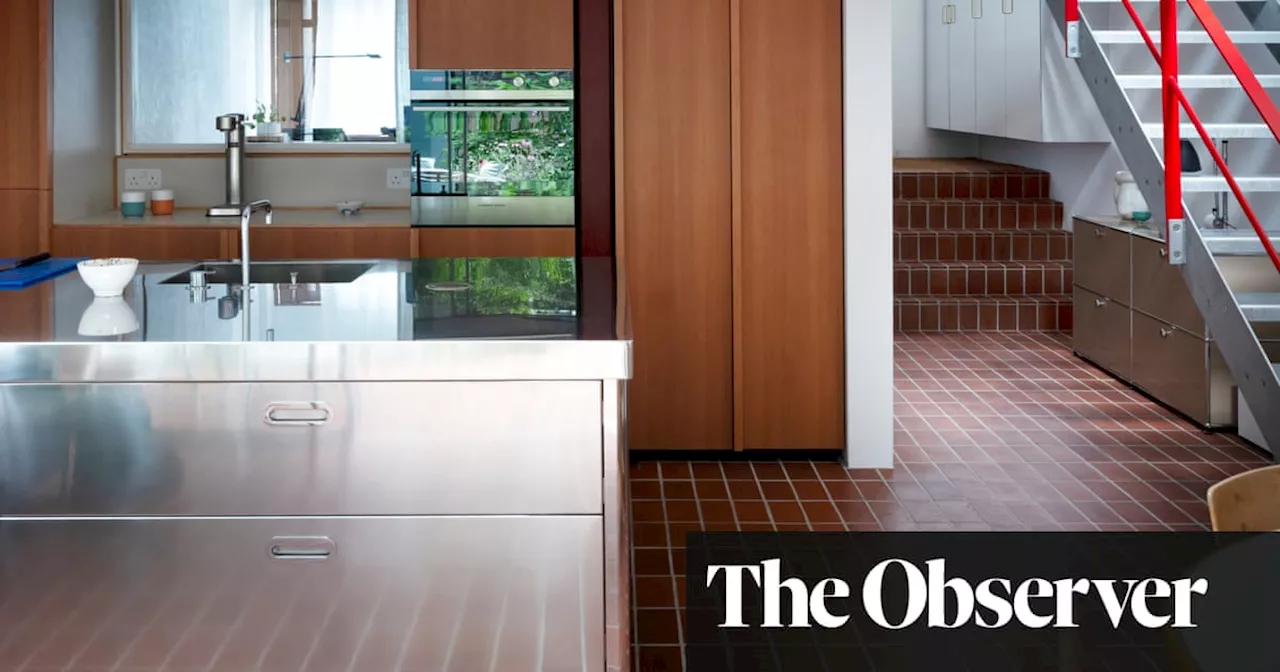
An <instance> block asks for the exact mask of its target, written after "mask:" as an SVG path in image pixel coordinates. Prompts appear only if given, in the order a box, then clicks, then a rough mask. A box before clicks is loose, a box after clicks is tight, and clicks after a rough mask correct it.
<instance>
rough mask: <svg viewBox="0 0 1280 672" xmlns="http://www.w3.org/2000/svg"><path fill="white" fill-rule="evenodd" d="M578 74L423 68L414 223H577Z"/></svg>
mask: <svg viewBox="0 0 1280 672" xmlns="http://www.w3.org/2000/svg"><path fill="white" fill-rule="evenodd" d="M573 91H574V83H573V72H572V71H494V70H415V71H413V72H412V73H410V105H409V106H408V107H407V108H406V110H405V126H406V134H407V136H408V138H409V144H410V147H411V151H412V159H411V161H412V172H411V184H410V188H411V189H412V192H413V223H414V225H415V226H573V225H574V168H575V166H574V144H573V143H574V118H573V115H574V107H573V102H574V96H573Z"/></svg>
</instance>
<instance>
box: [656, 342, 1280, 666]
mask: <svg viewBox="0 0 1280 672" xmlns="http://www.w3.org/2000/svg"><path fill="white" fill-rule="evenodd" d="M1069 343H1070V337H1069V336H1064V335H1061V334H1051V333H1027V334H1017V333H1010V334H985V333H984V334H914V335H903V334H899V336H898V342H897V357H896V359H897V391H896V404H895V416H896V419H895V425H896V431H895V436H894V449H895V452H896V455H897V457H896V460H895V461H896V464H897V467H898V468H896V469H894V470H891V471H890V470H873V469H855V470H846V469H844V468H842V467H841V466H839V465H837V464H833V463H821V462H806V461H800V462H754V463H747V462H682V461H662V462H640V463H638V464H636V465H635V466H634V467H633V468H632V479H633V480H632V500H633V502H632V505H633V520H634V541H635V551H634V553H635V557H634V565H633V566H634V569H635V572H634V573H635V591H634V599H635V603H636V623H635V625H636V628H635V629H636V641H637V644H638V655H639V664H640V667H639V672H656V671H675V670H680V669H682V664H681V656H680V646H681V644H682V643H683V639H682V637H683V634H682V630H681V622H680V614H679V611H678V609H677V608H676V605H678V604H680V603H681V602H682V600H683V597H682V596H683V593H684V571H685V567H684V552H683V549H682V546H683V544H684V534H685V533H686V532H688V531H693V530H743V531H750V530H850V531H876V530H1037V531H1043V530H1092V531H1097V530H1116V531H1132V530H1165V531H1167V530H1202V529H1206V528H1207V525H1208V510H1207V508H1206V505H1205V503H1204V494H1205V490H1206V489H1207V488H1208V487H1209V485H1210V484H1212V483H1214V482H1216V481H1218V480H1220V479H1222V478H1224V477H1226V476H1229V475H1232V474H1235V473H1239V472H1241V471H1244V470H1246V469H1250V468H1253V467H1258V466H1263V465H1264V464H1269V463H1270V462H1269V460H1267V459H1265V458H1264V456H1263V454H1262V453H1260V452H1257V451H1256V450H1255V449H1253V448H1251V447H1248V446H1247V444H1245V443H1244V442H1243V441H1241V440H1240V439H1239V438H1237V437H1235V436H1233V435H1228V434H1206V433H1204V432H1201V431H1200V430H1198V429H1196V428H1195V427H1193V426H1192V425H1190V424H1188V423H1187V422H1186V421H1184V420H1182V419H1180V418H1179V417H1177V416H1175V415H1174V414H1173V413H1171V412H1170V411H1168V410H1166V409H1164V408H1163V407H1161V406H1159V405H1157V404H1155V403H1153V402H1151V401H1149V400H1148V399H1146V398H1145V397H1143V396H1142V395H1140V394H1138V393H1137V392H1134V391H1132V390H1131V389H1129V388H1128V387H1126V386H1125V385H1123V384H1121V383H1119V382H1117V381H1115V380H1114V379H1112V378H1110V377H1108V376H1107V375H1105V374H1103V373H1102V372H1101V371H1099V370H1097V369H1095V368H1093V367H1091V366H1089V365H1088V364H1085V363H1084V362H1082V361H1081V360H1079V359H1077V358H1075V357H1074V356H1073V355H1072V354H1071V350H1070V345H1069Z"/></svg>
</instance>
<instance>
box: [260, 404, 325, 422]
mask: <svg viewBox="0 0 1280 672" xmlns="http://www.w3.org/2000/svg"><path fill="white" fill-rule="evenodd" d="M332 417H333V411H332V410H331V409H330V408H329V405H328V404H326V403H324V402H322V401H302V402H289V401H277V402H273V403H270V404H267V410H266V412H265V413H263V414H262V421H263V422H265V423H267V424H268V425H273V426H276V427H290V426H296V427H318V426H320V425H323V424H324V423H326V422H329V419H330V418H332Z"/></svg>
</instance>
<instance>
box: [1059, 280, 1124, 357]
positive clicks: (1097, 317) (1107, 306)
mask: <svg viewBox="0 0 1280 672" xmlns="http://www.w3.org/2000/svg"><path fill="white" fill-rule="evenodd" d="M1130 312H1132V311H1130V310H1129V308H1128V307H1126V306H1123V305H1121V304H1119V303H1117V302H1115V301H1112V300H1111V299H1109V298H1107V297H1104V296H1102V295H1100V294H1095V293H1093V292H1090V291H1088V290H1086V289H1083V288H1080V287H1076V288H1075V306H1074V313H1075V316H1074V318H1073V319H1074V320H1075V330H1074V334H1073V347H1074V349H1075V351H1076V353H1077V354H1079V355H1080V356H1082V357H1085V358H1086V359H1088V360H1090V361H1092V362H1093V363H1095V364H1097V365H1098V366H1101V367H1102V368H1104V369H1106V370H1108V371H1110V372H1111V373H1113V374H1115V375H1117V376H1120V377H1121V378H1127V377H1128V376H1129V374H1130V362H1131V359H1130V357H1131V353H1130V345H1131V339H1130V334H1129V326H1130V325H1129V321H1130Z"/></svg>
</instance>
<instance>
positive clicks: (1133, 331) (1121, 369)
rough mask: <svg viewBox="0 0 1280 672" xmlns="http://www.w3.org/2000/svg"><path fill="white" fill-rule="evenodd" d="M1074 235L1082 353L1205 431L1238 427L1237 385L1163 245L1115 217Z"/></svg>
mask: <svg viewBox="0 0 1280 672" xmlns="http://www.w3.org/2000/svg"><path fill="white" fill-rule="evenodd" d="M1074 229H1075V278H1076V287H1075V306H1074V308H1075V333H1074V335H1073V348H1074V350H1075V352H1076V354H1077V355H1079V356H1081V357H1083V358H1085V359H1087V360H1089V361H1091V362H1093V363H1094V364H1096V365H1098V366H1099V367H1100V368H1102V369H1104V370H1106V371H1107V372H1108V373H1110V374H1112V375H1114V376H1116V377H1117V378H1120V379H1121V380H1124V381H1125V382H1127V383H1129V384H1130V385H1133V386H1134V387H1136V388H1138V389H1140V390H1142V391H1143V392H1145V393H1147V394H1149V395H1150V396H1152V397H1153V398H1155V399H1156V400H1158V401H1160V402H1161V403H1163V404H1165V405H1167V406H1169V407H1170V408H1172V409H1174V410H1176V411H1178V412H1180V413H1182V414H1183V415H1186V416H1187V417H1189V418H1190V419H1192V420H1194V421H1195V422H1196V423H1198V424H1200V425H1201V426H1202V427H1205V428H1229V427H1232V426H1234V425H1235V423H1236V407H1235V383H1234V381H1233V379H1232V377H1231V373H1230V371H1229V370H1228V369H1227V367H1226V363H1225V362H1224V361H1223V360H1222V357H1221V355H1220V354H1219V353H1218V351H1217V346H1216V345H1215V344H1214V343H1213V341H1212V339H1211V337H1210V336H1211V335H1210V334H1208V333H1207V331H1208V330H1207V329H1206V328H1205V323H1204V319H1203V317H1201V315H1200V311H1199V309H1198V308H1197V307H1196V305H1195V302H1194V300H1193V299H1192V298H1191V295H1190V292H1189V291H1188V290H1187V287H1186V284H1185V282H1184V281H1183V279H1182V275H1181V273H1179V272H1178V270H1177V269H1176V267H1173V266H1170V265H1169V264H1168V262H1167V261H1166V260H1165V259H1164V257H1163V254H1164V245H1163V244H1162V243H1161V242H1160V241H1158V240H1155V239H1153V238H1150V237H1148V236H1147V235H1146V234H1145V233H1144V232H1142V231H1135V227H1134V226H1133V225H1132V224H1131V223H1125V222H1121V221H1120V220H1118V219H1117V218H1095V219H1093V220H1091V221H1090V220H1083V219H1079V218H1077V219H1076V220H1075V221H1074Z"/></svg>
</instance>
